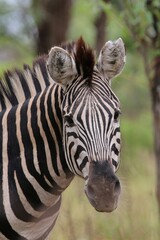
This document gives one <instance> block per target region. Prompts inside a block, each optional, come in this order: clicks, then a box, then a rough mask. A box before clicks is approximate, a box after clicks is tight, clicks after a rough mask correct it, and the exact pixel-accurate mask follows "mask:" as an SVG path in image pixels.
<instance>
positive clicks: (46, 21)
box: [34, 0, 72, 54]
mask: <svg viewBox="0 0 160 240" xmlns="http://www.w3.org/2000/svg"><path fill="white" fill-rule="evenodd" d="M37 6H38V7H39V8H40V11H41V16H40V20H39V21H38V26H37V28H38V39H37V52H38V54H43V53H48V51H49V49H50V48H51V47H53V46H55V45H59V44H61V43H62V42H64V41H66V34H67V29H68V25H69V20H70V13H71V6H72V0H65V1H64V0H41V1H37V0H34V9H35V11H36V10H37Z"/></svg>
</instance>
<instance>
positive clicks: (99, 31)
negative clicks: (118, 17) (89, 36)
mask: <svg viewBox="0 0 160 240" xmlns="http://www.w3.org/2000/svg"><path fill="white" fill-rule="evenodd" d="M106 22H107V15H106V13H105V12H104V11H103V10H101V11H100V13H99V15H98V17H97V18H96V20H95V27H96V50H97V52H99V51H100V50H101V48H102V47H103V45H104V43H105V41H106Z"/></svg>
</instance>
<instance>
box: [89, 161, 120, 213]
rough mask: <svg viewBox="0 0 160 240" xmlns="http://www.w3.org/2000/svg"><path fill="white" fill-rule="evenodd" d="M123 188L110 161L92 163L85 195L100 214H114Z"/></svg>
mask: <svg viewBox="0 0 160 240" xmlns="http://www.w3.org/2000/svg"><path fill="white" fill-rule="evenodd" d="M120 192H121V186H120V182H119V180H118V178H117V177H116V175H115V174H114V172H113V170H112V168H111V167H110V166H109V163H108V161H105V162H91V163H90V169H89V178H88V180H87V184H86V186H85V193H86V195H87V198H88V200H89V202H90V203H91V205H92V206H93V207H94V208H95V209H96V210H97V211H99V212H112V211H113V210H114V209H116V208H117V206H118V199H119V195H120Z"/></svg>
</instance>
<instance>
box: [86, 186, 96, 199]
mask: <svg viewBox="0 0 160 240" xmlns="http://www.w3.org/2000/svg"><path fill="white" fill-rule="evenodd" d="M87 190H88V194H89V196H90V197H94V195H95V191H94V188H93V187H92V186H91V185H89V186H88V188H87Z"/></svg>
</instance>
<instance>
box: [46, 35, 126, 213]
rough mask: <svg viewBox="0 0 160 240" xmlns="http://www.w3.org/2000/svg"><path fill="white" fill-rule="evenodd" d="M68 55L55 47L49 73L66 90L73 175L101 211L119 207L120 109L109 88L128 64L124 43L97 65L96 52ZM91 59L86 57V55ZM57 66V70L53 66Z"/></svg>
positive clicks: (66, 137) (110, 48) (110, 47)
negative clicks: (79, 178)
mask: <svg viewBox="0 0 160 240" xmlns="http://www.w3.org/2000/svg"><path fill="white" fill-rule="evenodd" d="M75 48H77V50H76V53H74V54H70V53H69V52H67V51H66V50H64V49H60V48H53V49H52V50H51V52H50V55H49V60H48V70H49V72H50V75H51V77H52V78H53V79H56V81H57V82H60V83H61V84H62V85H63V89H64V93H63V101H62V117H63V145H64V152H65V156H66V162H67V165H68V167H69V169H70V171H71V172H73V173H74V174H76V175H79V176H81V177H83V178H84V179H85V193H86V195H87V197H88V199H89V201H90V203H91V204H92V205H93V207H94V208H95V209H96V210H97V211H103V212H110V211H113V210H114V209H115V208H116V207H117V203H118V198H119V194H120V182H119V180H118V178H117V177H116V175H115V172H116V170H117V168H118V166H119V154H120V125H119V115H120V104H119V100H118V98H117V97H116V96H115V94H114V93H113V92H112V90H111V88H110V83H111V79H112V78H113V77H114V76H115V75H117V74H119V73H120V72H121V70H122V68H123V65H124V57H125V50H124V44H123V42H122V40H121V39H118V40H117V41H115V42H111V41H109V42H107V43H106V44H105V45H104V47H103V48H102V50H101V52H100V55H99V58H98V61H97V63H96V64H95V62H94V60H93V59H94V57H93V53H92V52H91V50H90V49H87V47H86V45H84V43H82V42H81V43H77V45H75V46H74V50H75ZM86 55H87V56H86ZM55 66H56V67H55Z"/></svg>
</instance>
